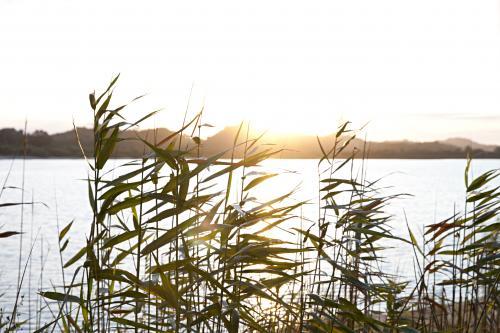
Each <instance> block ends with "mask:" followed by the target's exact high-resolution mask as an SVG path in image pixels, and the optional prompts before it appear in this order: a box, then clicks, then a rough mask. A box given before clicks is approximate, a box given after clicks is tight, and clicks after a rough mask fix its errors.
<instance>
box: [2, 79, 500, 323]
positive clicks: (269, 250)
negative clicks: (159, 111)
mask: <svg viewBox="0 0 500 333" xmlns="http://www.w3.org/2000/svg"><path fill="white" fill-rule="evenodd" d="M117 79H118V77H116V78H115V79H114V80H113V81H112V82H111V84H110V85H109V86H108V87H107V89H106V90H105V91H104V92H103V93H101V94H99V95H96V94H95V93H92V94H90V96H89V101H90V105H91V108H92V111H93V115H94V125H93V131H92V134H93V135H92V147H93V152H95V153H94V154H92V158H89V159H87V163H88V170H89V175H88V192H89V204H90V206H91V208H92V212H93V220H92V221H91V222H92V223H91V224H90V230H89V233H88V235H87V242H86V245H85V246H84V247H83V248H82V249H81V250H79V251H78V252H76V253H74V254H71V255H70V256H69V257H68V256H67V255H66V253H64V259H65V260H64V262H63V252H64V250H65V249H66V247H67V244H68V242H69V241H70V239H69V236H70V234H71V227H72V223H73V222H70V223H69V224H67V225H66V226H65V227H64V228H62V230H60V231H59V250H60V253H61V266H63V267H64V268H65V269H66V270H67V269H70V268H72V269H74V274H72V277H71V281H70V282H69V281H68V282H65V283H64V286H63V287H62V288H59V289H57V290H53V291H44V292H42V296H43V297H45V299H46V300H47V302H49V304H50V306H51V311H52V314H53V316H54V318H53V321H52V322H50V323H47V324H46V325H45V326H41V325H39V326H38V327H37V331H38V332H44V331H53V330H56V329H57V330H60V331H64V332H108V331H117V332H230V333H232V332H417V331H421V332H430V331H439V332H452V331H453V332H469V331H476V332H479V331H481V332H489V331H495V330H496V329H497V328H498V318H499V317H498V306H497V302H498V296H499V295H498V282H499V281H498V280H499V277H500V267H499V263H500V259H499V258H500V254H499V253H498V249H499V246H498V232H499V228H500V223H499V222H498V219H497V216H498V210H499V209H500V202H499V194H498V193H499V192H498V187H491V186H490V185H491V184H492V181H493V179H495V177H497V176H498V170H493V171H490V172H487V173H485V174H483V175H481V176H479V177H477V178H475V179H470V177H469V175H468V172H469V169H470V168H469V166H467V171H466V188H467V204H468V210H467V211H466V212H465V213H464V214H463V215H460V216H459V215H455V216H454V217H452V218H450V219H448V220H445V221H443V222H440V223H437V224H432V225H429V226H428V227H427V230H426V233H425V235H424V240H423V241H422V242H421V243H419V240H418V239H417V236H416V235H415V234H414V233H413V232H412V231H411V230H410V228H409V226H408V232H409V235H408V237H407V239H402V238H399V237H396V236H395V235H393V234H392V233H391V221H392V217H391V216H390V215H389V214H387V213H385V210H386V207H387V205H389V204H390V203H391V200H393V199H394V198H396V197H397V196H390V197H387V196H383V195H381V194H380V191H379V189H378V188H377V187H376V186H377V183H376V182H370V181H369V180H367V179H365V177H364V172H361V173H360V175H359V176H356V175H352V176H351V177H350V178H344V177H341V176H340V172H341V170H343V169H344V168H352V166H353V163H354V161H355V158H359V157H360V156H356V155H355V154H356V150H349V149H348V147H350V145H351V144H352V143H353V142H354V141H355V131H353V130H352V129H351V128H350V124H349V123H345V124H342V125H341V126H340V127H339V128H338V131H337V133H336V135H335V136H334V137H333V142H330V143H325V142H322V141H321V140H320V139H318V143H319V146H320V150H321V152H322V154H323V156H322V158H321V160H320V161H319V164H318V176H319V177H318V182H319V185H320V193H319V198H321V199H320V200H319V201H318V202H316V203H314V204H315V205H316V206H317V212H318V216H317V217H310V216H309V217H307V218H304V217H303V216H302V214H301V211H302V206H303V204H304V203H303V202H298V203H297V202H295V201H293V200H292V196H293V191H291V192H285V193H280V194H278V195H277V196H276V197H274V198H271V199H267V201H265V202H262V201H260V200H259V199H258V198H257V199H256V198H254V195H253V193H255V192H256V190H257V189H258V188H259V187H260V186H262V184H264V183H265V182H266V181H269V180H270V179H272V178H274V177H279V176H280V175H279V174H274V173H262V172H257V170H256V169H255V168H256V167H257V166H258V165H259V164H260V163H261V162H262V161H264V160H266V159H268V158H270V157H272V156H274V155H275V154H276V153H278V152H279V151H276V150H273V149H256V147H257V146H258V140H259V138H256V139H254V138H250V137H249V129H248V128H247V129H246V133H245V129H244V127H243V126H240V127H239V129H238V131H237V135H236V137H235V138H234V140H233V141H232V148H231V149H229V151H224V152H220V153H217V154H214V155H213V156H210V157H206V158H202V157H201V156H200V146H201V145H203V142H202V141H201V140H200V139H199V137H200V136H201V135H200V131H201V128H202V127H203V126H204V125H199V124H201V118H202V112H200V113H199V114H197V115H196V116H195V117H194V118H193V119H192V120H191V121H189V122H185V123H184V124H183V126H182V128H181V129H180V130H179V131H176V132H173V133H169V134H167V135H164V136H160V137H158V136H157V133H156V132H155V135H154V136H153V137H148V138H144V137H140V136H137V137H130V136H126V137H124V133H127V130H129V128H131V127H134V126H137V125H139V124H140V123H141V121H143V120H144V119H147V118H149V117H151V116H153V115H154V113H155V112H153V113H148V114H146V115H144V116H142V117H141V118H140V120H138V121H134V122H132V123H129V122H127V120H126V119H128V118H130V117H128V116H126V114H125V113H126V110H127V108H126V105H123V106H119V107H113V90H114V89H115V85H116V82H117ZM196 131H198V133H196ZM245 136H246V137H245ZM77 137H80V136H79V135H77ZM242 137H245V139H243V140H242V139H241V138H242ZM186 138H190V140H186ZM120 142H122V143H123V142H135V143H137V144H140V145H141V147H143V151H142V153H141V158H139V159H137V160H134V161H131V162H123V163H122V165H119V166H117V167H114V168H111V167H110V166H109V163H108V162H109V159H110V158H111V157H112V156H114V153H115V150H116V149H117V145H118V143H120ZM81 146H82V147H83V145H81ZM236 151H239V152H242V155H241V158H236V157H235V156H236V154H235V152H236ZM346 152H351V153H350V155H349V156H347V158H345V154H346ZM223 156H230V159H225V160H222V159H221V158H222V157H223ZM254 171H255V172H254ZM362 171H363V170H362ZM388 241H391V242H397V243H398V244H401V245H405V246H407V247H408V248H413V249H414V253H415V267H416V268H415V274H416V276H417V278H416V281H414V282H411V281H398V279H397V277H394V276H392V275H390V274H386V273H385V272H384V271H383V269H382V268H381V263H382V260H383V257H384V250H385V248H386V246H387V245H386V244H388ZM68 258H69V259H68ZM438 275H439V276H446V277H447V278H445V279H434V284H431V283H432V282H430V281H431V277H436V276H438ZM63 276H64V275H63ZM436 281H438V282H436ZM439 281H441V282H439ZM448 286H451V287H453V291H452V297H450V294H446V293H448V292H449V289H447V288H448ZM439 292H441V294H439ZM54 307H55V308H54ZM54 309H55V310H54ZM1 323H3V322H2V320H1V317H0V324H1ZM56 327H57V328H56ZM0 328H1V327H0ZM10 329H11V330H15V328H14V327H11V328H10Z"/></svg>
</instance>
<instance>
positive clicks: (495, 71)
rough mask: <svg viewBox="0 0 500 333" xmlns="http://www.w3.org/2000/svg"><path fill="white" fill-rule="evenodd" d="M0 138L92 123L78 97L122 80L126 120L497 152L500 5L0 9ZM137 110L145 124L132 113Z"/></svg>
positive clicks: (6, 5) (69, 4) (117, 4)
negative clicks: (200, 115)
mask: <svg viewBox="0 0 500 333" xmlns="http://www.w3.org/2000/svg"><path fill="white" fill-rule="evenodd" d="M0 43H1V45H2V52H1V53H0V75H1V79H0V112H1V115H2V117H1V123H0V127H16V128H22V127H23V124H24V121H25V119H28V122H29V129H30V130H34V129H44V130H47V131H48V132H50V133H54V132H59V131H64V130H68V129H70V128H71V126H72V121H73V119H75V122H76V124H77V125H79V126H88V125H89V124H90V111H89V107H88V97H87V96H88V93H89V92H91V91H92V90H93V89H96V90H97V91H99V90H100V89H103V88H104V87H105V86H106V85H107V83H108V82H109V81H110V80H111V78H112V77H113V75H116V74H118V73H121V78H120V82H119V85H118V88H117V95H118V100H121V101H123V102H125V101H127V100H129V99H131V98H133V97H135V96H138V95H142V94H144V93H147V94H148V96H147V98H145V99H144V101H141V102H140V103H137V104H136V105H134V106H132V107H131V109H130V113H129V114H131V118H134V116H135V117H137V118H139V117H140V115H141V114H144V113H145V112H147V111H151V110H153V109H156V108H164V109H165V110H164V111H163V112H162V113H161V114H160V115H159V116H157V117H156V118H155V120H154V124H153V123H150V124H149V125H150V126H153V125H156V126H158V127H167V128H169V129H174V128H176V127H178V126H179V124H180V123H181V121H182V118H183V114H184V110H185V108H186V104H187V101H188V96H189V95H190V91H191V89H192V94H191V99H190V108H189V113H190V114H191V115H194V114H195V113H197V112H198V111H199V110H200V109H201V107H202V106H203V105H204V106H205V112H204V119H203V122H208V123H211V124H214V125H216V126H217V128H216V129H217V130H219V129H222V128H224V127H226V126H231V125H235V124H238V123H239V122H240V121H249V122H250V123H251V126H252V127H253V128H255V129H257V130H261V131H263V130H268V131H270V132H277V133H298V134H317V135H324V134H328V133H331V132H333V131H334V130H335V128H336V126H337V124H338V123H339V122H340V121H344V120H350V121H352V122H353V123H354V124H355V126H361V125H363V124H365V123H369V125H368V131H367V136H368V139H369V140H374V141H384V140H403V139H408V140H413V141H431V140H439V139H445V138H449V137H464V138H469V139H472V140H475V141H477V142H480V143H489V144H500V94H499V93H500V6H499V1H492V0H488V1H481V2H478V1H456V0H453V1H452V0H443V1H428V0H424V1H412V2H408V1H397V0H394V1H392V0H391V1H388V0H383V1H376V2H374V1H368V0H360V1H348V2H344V1H314V2H303V3H301V2H290V1H286V2H282V1H273V2H263V1H253V2H251V3H244V4H242V3H235V2H231V1H209V2H204V1H186V2H182V3H177V2H165V1H150V2H144V3H140V4H139V3H136V2H128V1H106V2H97V1H88V2H85V3H83V2H80V1H60V0H57V1H54V0H48V1H43V2H39V1H33V0H32V1H28V0H17V1H6V0H0ZM139 111H141V112H139Z"/></svg>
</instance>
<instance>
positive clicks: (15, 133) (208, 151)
mask: <svg viewBox="0 0 500 333" xmlns="http://www.w3.org/2000/svg"><path fill="white" fill-rule="evenodd" d="M237 130H238V128H237V127H226V128H224V129H223V130H221V131H219V132H218V133H216V134H215V135H213V136H211V137H208V138H207V139H205V140H201V144H200V154H201V155H203V156H212V155H215V154H217V153H219V152H222V151H226V150H227V151H229V150H231V148H232V147H233V144H234V138H235V136H236V133H237ZM242 132H244V131H242ZM172 134H173V132H172V131H170V130H168V129H165V128H161V129H157V130H156V132H155V131H154V130H151V129H149V130H141V131H135V130H130V131H127V132H125V133H123V135H122V141H121V142H119V143H118V145H117V148H116V151H115V154H114V157H117V158H126V157H129V158H132V157H140V156H142V155H143V154H144V153H145V152H148V148H147V147H146V146H145V145H144V144H143V143H142V142H141V141H140V140H137V138H142V139H145V140H148V141H151V142H153V141H155V138H156V141H157V142H159V141H161V140H163V139H164V138H166V137H168V136H171V135H172ZM78 135H79V138H80V142H81V144H82V148H83V150H84V151H85V153H86V154H87V155H88V156H91V155H92V154H93V147H92V135H93V134H92V131H91V130H90V129H87V128H78ZM257 136H260V134H259V133H251V134H250V137H251V138H254V137H257ZM26 139H27V140H26V153H27V155H28V156H31V157H47V158H48V157H71V158H77V157H81V155H82V153H81V149H80V147H79V146H78V141H77V137H76V134H75V131H74V130H71V131H67V132H62V133H56V134H52V135H49V134H48V133H47V132H45V131H41V130H37V131H34V132H32V133H29V134H28V135H27V138H26ZM176 139H178V135H177V138H176ZM245 139H246V133H245V134H244V135H243V134H240V136H239V139H238V141H237V144H238V145H239V146H238V147H237V149H236V150H235V157H241V156H242V151H243V149H244V148H243V147H244V145H243V143H244V141H245ZM318 139H319V140H320V141H321V143H322V145H323V146H324V147H325V149H328V147H331V146H332V144H333V142H334V135H333V134H332V135H328V136H323V137H319V138H317V137H315V136H312V135H273V134H269V135H263V136H262V138H261V139H260V140H259V142H260V145H259V148H257V149H265V148H268V147H272V148H274V149H280V150H281V151H280V153H279V154H278V155H277V156H276V157H279V158H319V157H321V156H322V152H321V149H320V147H319V145H318ZM195 140H196V139H195ZM23 142H24V135H23V132H22V131H20V130H16V129H13V128H3V129H0V156H4V157H9V156H15V155H20V154H22V152H23ZM352 147H353V148H352V149H357V150H358V151H364V152H365V155H366V156H367V157H368V158H422V159H426V158H464V157H466V156H467V153H470V154H472V156H473V157H475V158H500V146H492V145H483V144H480V143H476V142H474V141H471V140H468V139H462V138H452V139H448V140H443V141H432V142H412V141H385V142H373V141H368V142H364V141H363V140H360V139H354V140H353V142H352ZM195 148H196V144H195V142H194V140H193V138H191V137H188V136H183V138H182V149H186V150H193V154H194V153H195V152H194V151H195ZM352 149H351V150H349V151H345V152H344V153H343V156H344V157H346V156H350V154H351V153H352ZM229 156H230V153H229V152H228V153H226V157H229ZM360 156H361V155H360Z"/></svg>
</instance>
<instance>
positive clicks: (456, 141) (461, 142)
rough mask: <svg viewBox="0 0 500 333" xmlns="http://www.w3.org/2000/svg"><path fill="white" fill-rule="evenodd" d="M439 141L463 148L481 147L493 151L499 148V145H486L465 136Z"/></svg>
mask: <svg viewBox="0 0 500 333" xmlns="http://www.w3.org/2000/svg"><path fill="white" fill-rule="evenodd" d="M439 142H440V143H444V144H448V145H452V146H455V147H459V148H461V149H466V148H467V147H470V148H472V149H481V150H484V151H487V152H493V151H494V150H495V149H496V148H497V146H494V145H484V144H481V143H477V142H474V141H472V140H469V139H465V138H450V139H446V140H441V141H439Z"/></svg>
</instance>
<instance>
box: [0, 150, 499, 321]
mask: <svg viewBox="0 0 500 333" xmlns="http://www.w3.org/2000/svg"><path fill="white" fill-rule="evenodd" d="M317 162H318V161H317V160H269V161H266V162H265V163H264V165H263V167H262V168H263V169H265V170H266V171H267V170H270V171H275V172H277V171H279V172H282V171H285V170H286V171H290V172H286V173H284V174H282V175H280V176H278V177H275V178H272V179H271V180H270V181H269V182H268V183H266V184H264V186H262V187H261V188H260V189H259V191H258V192H256V193H254V195H255V196H256V197H257V198H259V199H263V200H264V199H266V198H271V197H274V196H277V195H280V194H284V193H286V192H288V191H290V190H292V189H294V188H295V187H297V186H298V187H299V188H300V190H299V191H297V192H296V194H295V195H294V199H296V200H317V196H318V194H317V191H318V181H317V180H318V178H317ZM109 163H115V164H121V163H123V161H122V160H121V161H120V160H116V161H110V162H109ZM465 163H466V162H465V160H369V161H365V168H366V170H367V178H368V179H371V180H375V179H379V178H383V179H382V180H381V182H380V184H379V186H382V187H384V189H383V192H384V194H395V193H408V194H411V195H413V196H412V197H411V198H407V199H398V200H396V201H394V202H393V203H392V204H391V205H390V207H389V212H390V213H392V214H394V219H393V222H392V225H393V228H394V233H395V234H396V235H397V236H400V237H404V238H408V232H407V228H406V224H405V214H406V218H407V219H408V223H409V225H410V227H411V228H412V229H413V230H414V232H415V234H416V235H417V237H418V236H419V235H421V234H422V230H423V227H424V225H427V224H430V223H434V222H437V221H440V220H442V219H445V218H447V217H450V216H451V215H452V214H453V212H454V211H455V210H460V209H461V208H462V207H463V202H464V168H465ZM10 165H11V161H10V160H7V159H3V160H0V181H1V182H2V184H3V181H4V179H5V178H6V176H7V173H8V170H9V168H10ZM25 167H26V173H25V174H26V176H25V184H24V188H25V193H24V198H25V201H32V198H33V200H34V201H36V202H38V201H40V202H43V203H44V204H45V205H47V207H46V206H44V205H42V204H36V205H34V206H25V207H24V234H23V255H22V258H21V268H22V269H24V265H25V262H26V259H27V258H28V255H29V251H30V248H31V245H32V244H34V246H33V253H32V262H31V265H28V266H27V267H26V275H25V277H24V281H23V289H22V292H21V294H20V299H21V301H22V304H23V305H22V306H21V308H20V311H21V312H22V313H23V314H24V315H25V314H26V313H27V311H28V305H29V304H30V302H29V298H30V296H29V295H30V293H29V292H28V290H29V288H31V306H32V309H34V308H35V307H36V306H35V302H36V294H37V292H38V291H39V290H40V288H43V289H48V288H51V286H52V285H54V286H58V285H60V284H61V269H60V258H59V252H58V243H57V242H58V241H57V239H58V232H57V230H58V228H57V224H58V223H59V228H60V229H62V228H63V227H64V226H65V225H66V224H67V223H69V222H70V221H72V220H74V223H73V227H72V229H71V232H70V237H71V242H70V245H69V246H68V248H67V249H66V251H65V258H64V261H66V260H68V259H69V258H70V256H71V255H72V254H74V253H75V252H76V251H77V250H78V249H80V248H81V247H82V246H83V244H84V243H85V234H86V233H87V232H88V230H89V226H90V223H91V220H92V219H91V212H90V208H89V203H88V194H87V185H86V182H85V181H84V179H86V177H87V169H86V165H85V162H84V161H83V160H79V159H31V160H27V161H26V165H25ZM498 167H500V160H476V161H473V167H472V172H473V174H475V175H479V174H480V173H482V172H484V171H486V170H489V169H493V168H498ZM356 170H358V169H356V168H355V172H356ZM345 172H346V173H347V172H348V170H346V171H345ZM346 173H344V175H347V174H346ZM21 184H22V161H20V160H17V161H15V162H14V165H13V168H12V173H11V174H10V176H9V178H8V181H7V184H6V185H7V186H11V187H21ZM20 201H21V191H20V190H19V189H16V188H6V189H5V190H4V192H3V194H2V197H1V198H0V202H1V203H5V202H20ZM303 212H304V214H305V215H306V216H308V217H310V218H312V219H315V218H317V211H316V209H315V208H314V207H313V206H312V205H311V206H305V207H304V210H303ZM32 213H33V214H32ZM20 216H21V207H20V206H15V207H5V208H0V230H1V231H7V230H9V231H10V230H15V231H20V229H21V226H20ZM19 240H20V236H15V237H10V238H3V239H1V238H0V246H1V247H0V249H1V250H0V251H1V261H0V295H2V294H3V296H1V297H0V308H4V309H9V308H10V307H11V304H13V303H14V300H15V298H16V292H15V291H16V285H17V279H18V265H19ZM394 245H395V244H394ZM42 248H43V251H42ZM410 265H412V252H411V248H410V247H405V246H404V245H401V244H399V243H398V246H397V247H396V248H394V249H391V250H389V251H387V260H386V264H385V265H384V269H386V270H388V271H391V272H397V273H399V274H401V275H403V276H405V274H407V273H408V272H410V271H411V269H408V268H409V267H410ZM42 267H43V279H42V280H43V285H40V277H41V272H42ZM70 273H71V272H67V276H69V275H70Z"/></svg>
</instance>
